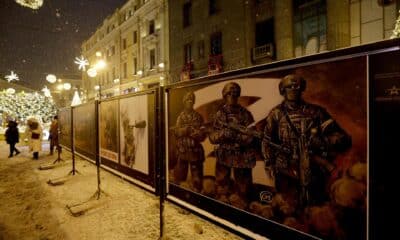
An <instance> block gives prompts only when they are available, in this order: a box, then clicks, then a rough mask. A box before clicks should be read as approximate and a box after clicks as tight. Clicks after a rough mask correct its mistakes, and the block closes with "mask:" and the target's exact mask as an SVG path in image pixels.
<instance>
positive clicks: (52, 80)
mask: <svg viewBox="0 0 400 240" xmlns="http://www.w3.org/2000/svg"><path fill="white" fill-rule="evenodd" d="M46 80H47V81H48V82H49V83H55V82H56V81H57V77H56V76H55V75H54V74H49V75H47V76H46Z"/></svg>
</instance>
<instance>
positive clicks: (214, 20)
mask: <svg viewBox="0 0 400 240" xmlns="http://www.w3.org/2000/svg"><path fill="white" fill-rule="evenodd" d="M399 6H400V1H399V0H235V1H231V0H169V1H167V0H129V1H127V2H126V3H125V4H124V5H123V6H122V7H121V9H117V10H116V11H115V12H114V13H113V14H112V15H111V16H109V17H108V18H107V19H105V20H104V21H103V23H102V25H101V26H100V27H99V28H98V29H97V30H96V32H95V33H94V34H93V35H92V36H91V37H90V38H89V39H88V40H87V41H85V42H84V43H83V44H82V54H83V56H84V57H85V58H87V59H88V60H89V62H90V63H91V67H92V68H93V67H94V66H95V65H96V62H97V61H99V60H101V59H103V60H105V62H106V67H105V68H104V69H98V72H97V76H96V77H93V78H91V77H89V76H88V74H86V73H84V74H83V76H82V78H83V86H84V88H85V89H86V91H87V99H93V98H95V97H96V96H99V95H102V97H110V96H115V95H119V94H125V93H129V92H133V91H137V90H143V89H147V88H151V87H153V86H157V85H160V84H161V85H163V84H169V83H174V82H178V81H185V80H189V79H193V78H199V77H203V76H208V75H213V74H218V73H221V72H225V71H231V70H235V69H239V68H246V67H250V66H253V65H259V64H265V63H269V62H273V61H278V60H284V59H289V58H294V57H301V56H305V55H309V54H316V53H320V52H324V51H331V50H335V49H339V48H344V47H350V46H355V45H360V44H365V43H370V42H375V41H380V40H383V39H388V38H390V36H391V34H392V30H393V29H394V26H395V22H396V19H397V13H398V11H399ZM95 86H98V87H97V88H96V89H95Z"/></svg>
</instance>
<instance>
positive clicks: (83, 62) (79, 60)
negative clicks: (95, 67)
mask: <svg viewBox="0 0 400 240" xmlns="http://www.w3.org/2000/svg"><path fill="white" fill-rule="evenodd" d="M74 63H76V64H78V65H79V67H78V68H79V70H82V71H86V66H88V65H89V61H88V60H87V59H85V58H84V57H83V56H81V58H78V57H76V58H75V61H74Z"/></svg>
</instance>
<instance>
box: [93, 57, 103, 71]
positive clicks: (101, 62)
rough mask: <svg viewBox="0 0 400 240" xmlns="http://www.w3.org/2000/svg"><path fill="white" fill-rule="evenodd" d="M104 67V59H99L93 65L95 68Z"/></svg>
mask: <svg viewBox="0 0 400 240" xmlns="http://www.w3.org/2000/svg"><path fill="white" fill-rule="evenodd" d="M105 67H106V61H104V60H103V59H101V60H99V61H98V62H97V63H96V65H95V66H94V68H96V69H103V68H105Z"/></svg>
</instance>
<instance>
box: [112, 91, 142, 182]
mask: <svg viewBox="0 0 400 240" xmlns="http://www.w3.org/2000/svg"><path fill="white" fill-rule="evenodd" d="M148 104H149V103H148V95H137V96H132V97H128V98H122V99H120V111H119V114H120V118H119V119H120V142H121V145H120V152H121V165H123V166H126V167H128V168H131V169H134V170H136V171H139V172H141V173H144V174H149V119H148V115H149V113H148Z"/></svg>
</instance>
